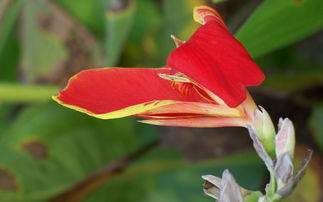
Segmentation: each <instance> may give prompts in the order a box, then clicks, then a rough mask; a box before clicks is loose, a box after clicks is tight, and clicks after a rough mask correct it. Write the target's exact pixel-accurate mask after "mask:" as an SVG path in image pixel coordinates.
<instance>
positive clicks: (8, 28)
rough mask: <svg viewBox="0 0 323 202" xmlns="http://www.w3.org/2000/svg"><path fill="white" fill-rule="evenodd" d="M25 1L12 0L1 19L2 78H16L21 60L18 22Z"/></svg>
mask: <svg viewBox="0 0 323 202" xmlns="http://www.w3.org/2000/svg"><path fill="white" fill-rule="evenodd" d="M22 6H23V1H21V0H17V1H12V2H11V3H10V5H9V7H8V9H7V10H6V11H4V14H3V16H2V18H1V19H0V61H1V65H0V71H1V74H0V80H2V81H4V80H5V81H9V80H14V79H15V78H16V74H17V72H16V70H17V66H18V62H19V47H18V40H17V34H16V22H17V18H18V16H19V11H20V10H21V8H22Z"/></svg>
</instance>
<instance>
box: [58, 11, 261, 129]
mask: <svg viewBox="0 0 323 202" xmlns="http://www.w3.org/2000/svg"><path fill="white" fill-rule="evenodd" d="M194 20H195V21H197V22H198V23H200V24H201V26H200V28H199V29H197V30H196V31H195V33H194V34H193V35H192V36H191V38H190V39H189V40H188V41H187V42H184V41H181V40H179V39H177V38H176V37H174V36H172V38H173V39H174V42H175V44H176V46H177V48H176V49H174V50H173V51H172V52H171V53H170V55H169V57H168V60H167V65H166V66H164V67H161V68H100V69H90V70H85V71H82V72H80V73H78V74H77V75H75V76H74V77H72V78H71V79H70V80H69V82H68V85H67V87H66V88H65V89H63V90H62V91H60V92H59V95H58V96H54V97H53V99H54V100H55V101H57V102H58V103H60V104H62V105H64V106H66V107H69V108H72V109H75V110H78V111H80V112H84V113H86V114H88V115H91V116H94V117H97V118H101V119H114V118H122V117H127V116H138V117H142V118H145V119H146V120H143V121H141V122H144V123H149V124H155V125H168V126H185V127H222V126H241V127H246V126H247V125H250V124H252V121H253V116H254V111H255V110H256V109H257V106H256V105H255V103H254V102H253V100H252V98H251V97H250V95H249V93H248V92H247V89H246V87H248V86H257V85H259V84H260V83H261V82H262V81H263V80H264V74H263V72H262V71H261V70H260V69H259V67H258V66H257V65H256V64H255V63H254V62H253V60H252V58H251V57H250V55H249V54H248V52H247V51H246V49H245V48H244V47H243V46H242V45H241V44H240V42H238V41H237V40H236V39H235V38H234V37H233V36H232V35H231V34H230V33H229V31H228V29H227V27H226V26H225V24H224V22H223V20H222V18H221V16H220V15H219V13H218V12H217V11H215V10H213V9H212V8H210V7H207V6H199V7H196V8H195V9H194Z"/></svg>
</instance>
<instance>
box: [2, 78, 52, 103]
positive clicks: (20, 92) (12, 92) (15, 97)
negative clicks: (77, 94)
mask: <svg viewBox="0 0 323 202" xmlns="http://www.w3.org/2000/svg"><path fill="white" fill-rule="evenodd" d="M57 90H58V88H57V87H55V86H44V85H24V84H16V83H0V102H20V103H26V102H27V103H28V102H41V101H47V100H49V99H50V98H51V97H52V96H53V95H55V94H56V93H57Z"/></svg>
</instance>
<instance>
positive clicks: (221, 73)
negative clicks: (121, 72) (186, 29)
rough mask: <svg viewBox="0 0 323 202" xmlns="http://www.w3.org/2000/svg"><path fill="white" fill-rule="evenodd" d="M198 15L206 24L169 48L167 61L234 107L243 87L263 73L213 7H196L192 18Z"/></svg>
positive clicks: (241, 97) (260, 78) (243, 94)
mask: <svg viewBox="0 0 323 202" xmlns="http://www.w3.org/2000/svg"><path fill="white" fill-rule="evenodd" d="M196 16H197V17H196ZM200 18H201V19H203V20H204V21H205V24H204V25H202V26H201V27H200V28H199V29H198V30H197V31H196V32H195V33H194V34H193V35H192V37H191V38H190V39H189V40H188V41H187V42H186V43H184V44H182V45H181V46H180V47H178V48H176V49H175V50H174V51H173V52H171V54H170V55H169V57H168V61H167V64H168V66H170V67H171V68H174V69H175V70H176V71H178V72H182V73H183V74H185V75H186V76H188V77H189V78H192V79H193V80H194V81H195V82H196V83H199V84H200V85H201V86H203V87H205V88H206V89H208V90H210V91H211V92H212V93H214V94H215V95H217V96H218V97H220V98H221V99H222V100H224V102H225V103H226V104H227V105H229V106H230V107H236V106H238V105H239V104H241V103H242V102H243V101H244V100H245V99H246V94H247V93H246V89H245V88H246V87H247V86H256V85H259V84H260V83H261V82H262V81H263V80H264V74H263V72H262V71H261V70H260V69H259V67H258V66H257V65H256V64H255V63H254V62H253V60H252V58H251V57H250V55H249V54H248V52H247V50H246V49H245V48H244V47H243V46H242V45H241V43H240V42H239V41H237V40H236V39H235V38H234V37H233V36H232V35H231V34H230V33H229V31H228V29H227V28H226V26H225V25H224V24H223V21H222V19H221V18H219V15H218V14H217V12H216V11H214V10H213V9H211V8H209V7H202V8H197V9H196V14H195V19H200Z"/></svg>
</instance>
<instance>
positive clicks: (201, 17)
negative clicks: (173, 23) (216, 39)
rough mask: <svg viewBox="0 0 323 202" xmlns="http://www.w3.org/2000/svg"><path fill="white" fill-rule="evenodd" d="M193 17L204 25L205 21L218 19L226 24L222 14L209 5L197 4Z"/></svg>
mask: <svg viewBox="0 0 323 202" xmlns="http://www.w3.org/2000/svg"><path fill="white" fill-rule="evenodd" d="M193 18H194V20H195V21H196V22H198V23H200V24H202V25H204V24H205V23H207V22H209V21H211V20H216V21H218V22H219V23H222V24H223V25H224V22H223V20H222V17H221V15H220V14H219V13H218V12H217V11H216V10H214V9H211V8H210V7H208V6H196V7H195V8H194V11H193Z"/></svg>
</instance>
